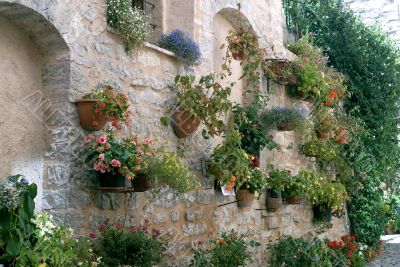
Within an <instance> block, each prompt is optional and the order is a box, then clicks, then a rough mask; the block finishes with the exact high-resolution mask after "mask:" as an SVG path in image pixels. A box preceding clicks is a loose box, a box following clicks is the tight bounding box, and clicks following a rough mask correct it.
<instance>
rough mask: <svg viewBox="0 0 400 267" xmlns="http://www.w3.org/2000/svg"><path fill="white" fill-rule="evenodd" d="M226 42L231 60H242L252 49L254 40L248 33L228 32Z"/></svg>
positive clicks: (241, 31)
mask: <svg viewBox="0 0 400 267" xmlns="http://www.w3.org/2000/svg"><path fill="white" fill-rule="evenodd" d="M226 41H227V42H228V50H229V51H230V52H231V54H232V57H233V59H235V60H244V59H245V58H246V53H248V50H249V49H251V48H253V47H254V45H255V42H256V38H255V37H254V35H253V34H251V33H250V32H248V31H245V30H240V31H229V33H228V36H227V37H226Z"/></svg>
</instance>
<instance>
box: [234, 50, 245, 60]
mask: <svg viewBox="0 0 400 267" xmlns="http://www.w3.org/2000/svg"><path fill="white" fill-rule="evenodd" d="M231 53H232V57H233V59H234V60H240V61H242V60H244V49H237V50H234V51H231Z"/></svg>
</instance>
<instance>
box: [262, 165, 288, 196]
mask: <svg viewBox="0 0 400 267" xmlns="http://www.w3.org/2000/svg"><path fill="white" fill-rule="evenodd" d="M268 169H269V171H268V180H267V188H268V189H271V190H274V191H280V192H282V191H284V190H285V185H286V184H287V183H288V181H289V180H290V179H291V177H290V171H287V170H278V169H276V168H275V167H274V166H272V165H269V166H268Z"/></svg>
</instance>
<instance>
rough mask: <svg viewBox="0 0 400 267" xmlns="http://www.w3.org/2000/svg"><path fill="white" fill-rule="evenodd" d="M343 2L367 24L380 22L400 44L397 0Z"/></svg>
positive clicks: (399, 5) (348, 0)
mask: <svg viewBox="0 0 400 267" xmlns="http://www.w3.org/2000/svg"><path fill="white" fill-rule="evenodd" d="M345 2H346V3H347V5H348V6H349V7H350V8H351V9H352V10H353V11H354V12H355V13H356V14H358V15H359V16H360V17H361V19H362V21H364V22H365V23H367V24H368V25H375V24H380V25H381V27H382V29H383V30H384V31H385V32H386V33H387V34H388V35H389V36H390V37H391V38H392V39H393V40H394V41H395V42H396V44H397V45H398V46H400V1H399V0H346V1H345Z"/></svg>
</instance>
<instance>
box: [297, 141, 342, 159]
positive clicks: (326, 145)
mask: <svg viewBox="0 0 400 267" xmlns="http://www.w3.org/2000/svg"><path fill="white" fill-rule="evenodd" d="M302 150H303V153H304V154H305V155H307V156H309V157H315V158H317V160H318V161H319V162H320V163H324V162H329V161H331V160H333V159H334V158H335V157H336V154H337V150H336V148H335V147H334V146H333V144H331V143H330V142H327V141H323V140H321V139H318V138H316V137H312V138H311V140H309V141H307V142H306V143H304V145H303V148H302Z"/></svg>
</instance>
